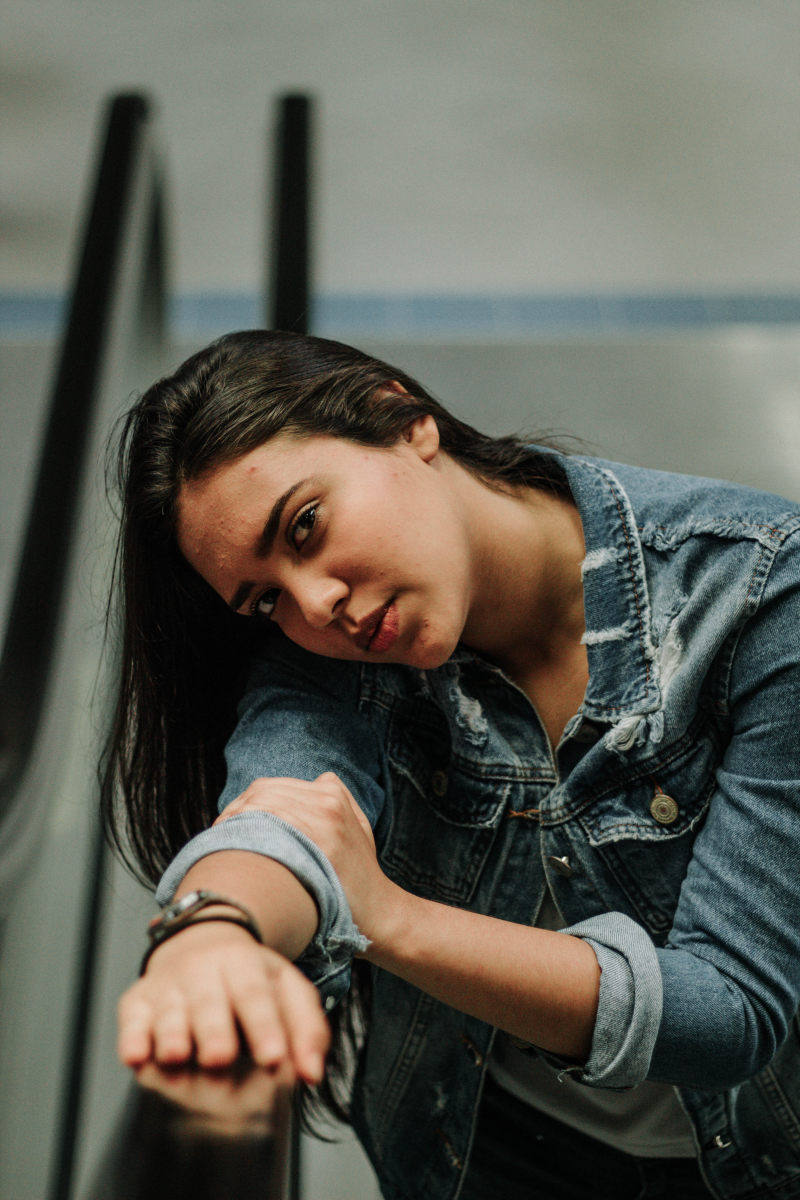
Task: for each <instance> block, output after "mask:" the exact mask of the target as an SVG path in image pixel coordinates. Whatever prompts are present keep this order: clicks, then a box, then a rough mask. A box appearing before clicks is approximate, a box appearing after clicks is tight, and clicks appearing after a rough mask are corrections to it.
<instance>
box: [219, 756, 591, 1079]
mask: <svg viewBox="0 0 800 1200" xmlns="http://www.w3.org/2000/svg"><path fill="white" fill-rule="evenodd" d="M249 810H261V811H268V812H271V813H273V814H274V815H275V816H278V817H280V818H282V819H283V820H285V821H288V822H289V823H290V824H292V825H294V826H295V827H296V828H297V829H299V830H300V831H301V832H302V833H305V834H306V835H307V836H308V837H310V838H311V839H312V841H314V842H315V843H316V844H317V845H318V846H319V847H320V849H321V850H322V851H323V853H324V854H326V855H327V857H328V858H329V859H330V861H331V863H332V864H333V866H334V868H335V870H336V872H337V874H338V876H339V878H340V879H341V882H342V886H343V887H344V890H345V893H346V895H347V898H348V901H349V904H350V909H351V912H352V914H353V917H354V919H355V921H356V923H357V924H358V926H359V929H360V930H361V932H362V933H364V934H365V935H366V937H368V938H369V939H370V945H369V947H368V949H367V950H366V952H365V954H364V957H365V958H367V959H368V960H369V961H370V962H372V963H374V964H375V965H376V966H379V967H382V968H384V969H385V970H387V971H390V972H392V973H393V974H395V975H399V976H400V977H401V978H403V979H406V980H408V982H409V983H413V984H414V985H415V986H416V987H419V988H420V989H421V990H422V991H425V992H427V993H429V994H430V995H432V996H435V997H436V998H437V999H438V1000H442V1001H443V1002H444V1003H446V1004H449V1005H451V1006H452V1007H454V1008H457V1009H459V1010H461V1011H462V1012H466V1013H469V1014H470V1015H472V1016H475V1017H478V1018H479V1019H480V1020H483V1021H487V1022H488V1023H489V1024H491V1025H495V1026H497V1027H498V1028H500V1029H503V1030H505V1031H506V1032H508V1033H511V1034H513V1035H515V1036H516V1037H520V1038H523V1039H524V1040H525V1041H527V1042H530V1043H532V1044H535V1045H537V1046H539V1047H541V1048H542V1049H544V1050H548V1051H550V1052H551V1053H553V1054H558V1055H561V1056H563V1057H565V1058H569V1059H571V1060H573V1061H576V1062H580V1061H584V1060H585V1059H586V1058H587V1057H588V1054H589V1050H590V1047H591V1041H592V1033H593V1030H594V1023H595V1016H596V1011H597V1000H598V993H599V980H600V969H599V966H598V963H597V959H596V957H595V954H594V951H593V950H592V948H591V946H589V944H588V943H587V942H585V941H582V940H581V939H579V938H575V937H570V936H568V935H565V934H561V933H552V932H550V931H549V930H544V929H535V928H532V927H530V926H526V925H516V924H513V923H511V922H509V921H501V920H498V919H497V918H494V917H487V916H483V915H481V914H478V913H472V912H466V911H464V910H462V909H457V908H451V907H450V906H448V905H445V904H438V903H436V902H434V901H430V900H423V899H421V898H420V897H419V896H415V895H412V894H411V893H409V892H406V891H404V890H403V889H402V888H400V887H398V886H397V884H395V883H393V882H392V881H391V880H390V879H388V878H387V876H386V875H384V873H383V871H382V870H381V868H380V865H379V863H378V861H377V858H376V855H375V843H374V840H373V837H372V830H371V828H370V825H369V822H368V821H367V820H366V818H365V817H364V815H363V813H362V812H361V810H360V809H359V807H358V805H357V804H356V802H355V800H354V799H353V797H352V795H351V794H350V792H349V791H348V790H347V788H346V787H345V786H344V784H343V783H341V781H340V780H339V779H338V778H337V777H336V776H335V775H333V774H331V773H326V774H325V775H321V776H320V777H319V778H318V779H316V780H314V781H313V783H305V782H303V781H301V780H292V779H259V780H255V781H254V782H253V783H252V784H251V785H250V787H249V788H248V789H247V790H246V791H245V792H244V793H243V794H242V796H240V797H239V798H238V799H237V800H236V801H235V802H234V803H233V804H231V805H230V806H229V807H228V808H227V809H226V810H225V812H224V813H223V814H222V816H221V817H220V818H219V820H220V822H224V821H225V820H226V819H228V818H229V817H231V816H235V815H237V814H239V813H242V812H244V811H249Z"/></svg>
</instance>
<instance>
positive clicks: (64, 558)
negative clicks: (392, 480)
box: [0, 95, 164, 826]
mask: <svg viewBox="0 0 800 1200" xmlns="http://www.w3.org/2000/svg"><path fill="white" fill-rule="evenodd" d="M148 117H149V104H148V102H147V100H146V99H145V98H144V97H142V96H140V95H123V96H117V97H116V98H115V99H114V100H113V102H112V104H111V106H110V109H109V112H108V117H107V123H106V131H105V137H104V147H103V151H102V155H101V159H100V163H99V169H98V174H97V179H96V183H95V188H94V195H93V200H92V204H91V208H90V210H89V215H88V220H87V222H86V226H85V230H84V236H83V243H82V250H81V253H80V258H79V265H78V271H77V275H76V282H75V287H74V290H73V292H72V297H71V303H70V311H69V317H68V321H67V327H66V332H65V335H64V339H63V342H62V347H61V354H60V359H59V364H58V368H57V373H56V380H55V386H54V389H53V393H52V400H51V404H50V411H49V415H48V421H47V427H46V433H45V437H44V443H43V446H42V451H41V455H40V459H39V467H38V473H37V478H36V484H35V488H34V493H33V501H32V505H31V510H30V514H29V518H28V522H27V527H26V534H25V539H24V544H23V548H22V554H21V558H20V563H19V568H18V571H17V577H16V584H15V587H14V592H13V596H12V600H11V605H10V615H9V619H8V626H7V631H6V637H5V642H4V645H3V654H2V659H0V826H2V822H3V818H4V816H5V815H6V813H7V812H8V810H9V809H10V808H11V806H12V803H13V799H14V795H15V791H16V789H17V788H18V785H19V783H20V780H21V779H22V776H23V775H24V772H25V770H26V767H27V765H28V763H29V761H30V758H31V754H32V751H33V747H34V744H35V739H36V734H37V730H38V728H39V725H40V721H41V716H42V709H43V702H44V697H45V693H46V689H47V684H48V681H49V677H50V671H51V666H52V663H53V652H54V646H55V641H56V630H57V628H58V623H59V620H60V618H61V615H62V608H63V601H64V590H65V581H66V576H67V569H68V564H69V557H70V551H71V548H72V546H73V544H74V534H75V527H76V518H77V512H78V506H79V501H80V493H81V488H82V485H83V482H84V479H85V472H86V469H87V463H86V457H87V456H86V451H87V447H88V445H89V441H90V431H91V429H92V421H93V417H94V414H95V410H96V407H97V402H98V392H99V382H100V375H101V369H102V366H103V363H104V358H105V353H106V346H107V339H108V334H109V327H110V319H111V312H112V309H113V299H114V289H115V285H116V282H117V277H118V274H119V271H120V264H121V260H122V254H123V241H124V232H125V228H126V221H125V217H126V214H127V210H128V208H129V206H130V204H131V194H132V190H133V181H134V178H135V175H136V168H137V164H138V162H139V156H140V152H141V146H142V140H143V136H144V129H145V126H146V123H147V120H148ZM154 196H155V198H154V202H153V211H152V214H151V217H150V223H151V234H152V236H151V238H150V241H151V247H150V262H149V263H148V270H147V271H146V276H147V283H148V285H149V292H150V294H149V296H148V298H147V299H148V306H149V317H148V320H149V322H150V324H151V327H152V328H158V329H160V327H161V325H162V324H163V309H164V303H163V294H164V288H163V270H162V262H161V258H162V256H161V253H160V249H161V248H160V244H159V242H160V230H161V220H160V195H159V194H158V189H157V188H156V190H155V193H154ZM142 283H143V286H144V285H145V284H144V280H143V281H142Z"/></svg>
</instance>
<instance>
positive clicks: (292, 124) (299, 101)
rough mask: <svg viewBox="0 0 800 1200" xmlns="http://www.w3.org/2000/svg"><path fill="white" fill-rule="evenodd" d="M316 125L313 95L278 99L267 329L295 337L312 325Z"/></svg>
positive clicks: (295, 95) (296, 95)
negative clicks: (313, 133) (313, 127)
mask: <svg viewBox="0 0 800 1200" xmlns="http://www.w3.org/2000/svg"><path fill="white" fill-rule="evenodd" d="M311 125H312V101H311V97H310V96H306V95H302V94H299V93H298V94H294V93H293V94H290V95H287V96H283V97H282V98H281V100H279V102H278V125H277V138H276V154H275V162H274V183H275V191H274V198H275V206H274V216H273V234H272V239H271V243H272V244H271V251H272V253H271V281H270V285H269V287H268V289H267V291H268V296H269V301H270V308H269V311H268V315H267V325H268V327H269V328H271V329H289V330H293V331H294V332H295V333H307V332H308V325H309V289H310V273H311V272H310V258H311V249H310V247H311V234H310V219H309V218H310V211H311V173H310V162H311Z"/></svg>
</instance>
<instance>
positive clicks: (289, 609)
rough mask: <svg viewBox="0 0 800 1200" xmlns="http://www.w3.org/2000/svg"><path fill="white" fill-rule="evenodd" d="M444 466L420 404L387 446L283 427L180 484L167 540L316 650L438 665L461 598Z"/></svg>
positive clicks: (240, 607) (461, 572) (455, 521)
mask: <svg viewBox="0 0 800 1200" xmlns="http://www.w3.org/2000/svg"><path fill="white" fill-rule="evenodd" d="M454 470H455V471H458V470H459V468H457V467H455V466H454V464H453V463H452V461H451V460H449V459H448V458H447V456H446V455H443V454H442V453H441V451H440V450H439V437H438V430H437V428H436V424H435V422H434V421H433V419H432V418H430V417H425V418H422V419H420V420H419V421H417V422H416V423H415V424H414V425H413V426H412V427H411V429H410V430H409V431H408V434H407V435H406V436H405V437H403V438H402V439H401V440H400V441H399V442H398V443H397V444H396V445H395V446H392V447H390V448H374V447H369V446H362V445H358V444H356V443H355V442H350V441H347V440H346V439H344V438H338V437H329V436H310V437H297V436H293V435H288V434H281V435H279V436H277V437H275V438H273V439H271V440H270V441H269V442H267V443H265V444H264V445H262V446H259V447H258V448H257V449H255V450H252V451H250V452H249V453H247V454H245V455H244V456H243V457H241V458H239V459H236V460H234V461H233V462H230V463H225V464H223V465H222V466H220V467H218V468H216V469H213V470H212V471H210V472H209V473H208V474H206V475H204V476H202V477H201V478H199V479H196V480H193V481H191V482H189V483H187V484H185V485H184V486H183V488H182V490H181V493H180V496H179V500H178V545H179V547H180V549H181V552H182V553H183V555H184V557H185V558H186V559H187V561H188V562H189V563H190V564H191V565H192V566H193V567H194V568H195V570H196V571H198V572H199V574H200V575H202V577H203V578H204V579H205V580H206V581H207V582H208V583H209V584H210V585H211V587H213V588H214V590H215V591H216V592H218V593H219V595H220V596H222V597H223V599H224V600H225V601H226V602H227V603H228V604H229V605H230V607H231V608H233V609H234V610H235V611H236V612H239V613H245V614H250V615H251V616H253V617H254V618H255V619H262V620H263V619H265V618H268V619H270V620H272V621H274V622H275V623H276V624H277V625H278V626H279V627H280V628H281V629H282V630H283V632H284V633H285V634H286V636H287V637H288V638H290V639H291V640H292V641H293V642H296V643H297V644H298V645H300V646H303V647H304V648H305V649H307V650H310V651H312V652H313V653H315V654H322V655H326V656H328V657H332V658H343V659H357V660H362V661H372V662H379V661H382V662H402V663H406V664H409V665H413V666H418V667H422V668H426V667H433V666H438V665H439V664H440V663H442V662H444V661H445V659H446V658H448V657H449V655H450V654H451V653H452V652H453V650H454V649H455V646H456V643H457V642H458V640H459V638H460V637H461V633H462V630H463V628H464V624H465V622H466V619H467V615H468V612H469V606H470V599H471V597H470V578H471V568H470V545H469V538H468V521H467V520H466V516H465V512H464V509H463V506H462V505H461V504H460V503H459V498H458V489H457V488H456V487H454V486H453V472H454Z"/></svg>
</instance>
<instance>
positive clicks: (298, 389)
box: [103, 331, 567, 878]
mask: <svg viewBox="0 0 800 1200" xmlns="http://www.w3.org/2000/svg"><path fill="white" fill-rule="evenodd" d="M431 418H432V420H431ZM434 422H435V430H436V439H437V445H438V446H440V448H441V450H442V451H444V452H445V454H446V455H447V456H448V457H449V458H450V459H452V460H454V461H455V462H456V463H458V464H460V466H462V467H463V468H465V469H466V470H467V471H469V472H470V473H471V474H472V475H474V476H475V477H477V478H479V479H481V480H482V481H484V482H485V483H486V484H488V485H489V486H490V487H492V488H494V489H497V490H500V491H505V490H508V489H513V488H515V487H517V486H520V485H527V486H532V487H538V488H542V489H545V490H548V491H551V492H555V493H557V494H562V495H563V494H567V488H566V483H565V478H564V474H563V471H562V468H561V467H560V465H559V463H558V460H557V458H554V457H553V456H550V455H539V454H534V453H532V452H531V450H530V449H529V448H528V447H527V446H526V445H525V444H524V443H523V442H522V441H520V440H519V439H517V438H513V437H508V438H491V437H488V436H486V435H485V434H482V433H479V432H478V431H476V430H474V429H472V428H471V427H470V426H468V425H466V424H465V423H464V422H462V421H460V420H458V418H456V417H454V416H453V415H452V414H450V413H448V412H447V410H446V409H444V408H443V407H442V406H441V405H440V404H439V403H438V402H437V401H436V400H435V399H434V398H433V397H432V396H431V395H430V394H429V393H428V392H427V391H426V390H425V389H424V388H423V387H422V386H421V385H420V384H419V383H418V382H417V381H416V380H414V379H412V378H411V377H410V376H408V375H407V374H406V373H405V372H403V371H401V370H398V369H397V368H394V367H390V366H388V365H387V364H386V363H383V362H381V361H379V360H377V359H374V358H371V357H370V356H369V355H366V354H363V353H361V352H360V351H358V350H354V349H352V348H350V347H348V346H343V345H340V344H339V343H336V342H331V341H326V340H324V339H320V338H312V337H303V336H301V335H298V334H291V333H281V332H261V331H256V332H251V333H237V334H231V335H229V336H227V337H224V338H221V339H220V340H219V341H217V342H215V343H214V344H213V345H211V346H210V347H208V348H207V349H206V350H203V351H201V352H200V353H199V354H196V355H194V356H193V357H192V358H190V359H188V360H187V362H185V363H184V364H183V365H182V366H181V367H179V368H178V369H177V371H175V372H174V374H172V375H170V376H168V377H166V378H164V379H162V380H160V381H158V382H157V383H155V384H154V385H153V386H152V387H151V388H149V389H148V390H147V391H146V392H145V393H144V394H143V395H142V396H141V398H140V399H139V401H138V402H137V403H136V404H135V406H134V407H133V409H132V410H131V412H130V413H129V414H128V415H127V418H126V419H125V422H124V425H123V429H122V435H121V438H120V442H119V458H118V473H119V484H120V491H121V494H122V501H123V505H122V507H123V512H122V525H121V531H120V543H119V552H118V558H117V577H118V580H119V584H120V594H121V614H120V615H121V635H122V637H121V641H122V647H121V657H122V664H121V673H120V691H119V700H118V705H117V713H116V717H115V725H114V729H113V732H112V735H111V738H110V742H109V747H108V753H107V760H106V769H105V776H104V786H103V796H104V806H105V810H106V815H107V818H108V822H109V826H110V828H111V830H112V834H113V836H114V838H115V840H116V841H117V844H118V845H120V844H122V843H123V842H124V841H125V838H124V837H123V836H122V835H121V833H120V825H119V820H118V817H117V815H116V811H115V810H116V803H115V793H121V795H122V797H123V800H124V803H125V807H126V821H125V825H126V829H125V835H126V837H127V840H128V842H129V844H130V846H131V848H132V850H133V853H134V855H135V857H136V858H137V859H138V862H139V863H140V865H141V866H142V867H143V868H144V871H145V873H146V874H147V875H148V876H149V877H150V878H155V877H157V875H158V874H159V872H160V871H161V870H162V869H163V867H164V866H165V865H166V863H167V862H168V861H169V860H170V858H171V857H172V856H173V855H174V854H175V853H176V852H177V850H178V849H179V847H180V846H181V845H182V844H184V843H185V842H186V841H187V840H188V838H189V837H190V836H192V834H194V833H196V832H198V831H199V830H200V829H202V828H203V827H205V826H206V825H207V824H209V823H210V821H211V820H213V818H214V816H215V815H216V811H215V802H216V796H217V794H218V791H219V789H220V787H221V785H222V782H223V780H224V770H225V768H224V760H223V755H222V751H223V747H224V743H225V740H226V738H227V736H228V735H229V733H230V732H231V730H232V727H233V724H234V722H235V713H236V701H237V698H238V695H239V694H240V691H241V688H242V686H243V680H244V674H245V670H246V664H247V662H248V661H249V659H250V658H251V656H252V654H253V653H254V652H257V651H258V649H259V647H260V646H263V644H264V639H265V638H268V637H269V636H270V633H269V626H268V625H267V624H266V623H264V622H254V621H250V620H244V619H242V618H241V617H240V616H237V615H236V614H235V613H234V612H232V611H231V609H230V607H229V606H228V604H227V603H226V602H225V601H230V600H231V598H232V595H233V593H231V594H228V592H223V596H224V599H221V598H220V596H219V595H217V594H216V593H215V592H214V590H212V588H211V587H209V586H208V584H207V583H206V582H205V581H204V580H203V579H201V578H200V574H199V573H198V571H197V570H194V569H192V567H190V565H189V564H188V563H187V561H186V558H185V557H184V555H183V553H181V546H180V544H179V543H180V537H179V534H180V528H179V526H180V512H181V498H182V497H183V496H187V495H189V494H190V493H191V491H192V489H193V488H194V489H197V488H199V487H201V486H202V482H203V480H207V479H208V478H209V477H211V476H213V475H214V474H215V473H217V474H219V473H220V472H219V471H218V469H219V468H221V467H225V466H226V465H228V466H229V465H231V464H236V463H237V462H244V461H245V459H246V458H247V456H248V455H252V454H254V453H256V452H257V451H258V449H259V447H266V448H267V449H269V448H270V443H273V440H274V445H275V446H277V445H278V443H279V442H281V441H282V442H285V441H287V440H290V441H291V442H292V443H293V444H294V445H295V446H296V445H297V444H298V441H299V442H301V443H302V442H303V441H314V435H322V438H326V439H331V438H333V439H343V440H344V444H346V445H345V446H344V448H348V447H349V448H350V449H352V448H353V447H362V448H370V449H372V450H374V449H375V448H390V447H395V446H398V445H399V444H401V443H403V441H404V440H405V442H406V443H407V444H411V443H410V440H409V431H410V430H413V429H415V428H416V429H420V428H423V427H424V428H427V429H428V430H430V428H431V426H432V424H433V423H434ZM316 440H317V442H318V443H320V444H321V438H320V437H317V439H316ZM337 444H339V445H342V444H343V443H337ZM340 457H341V456H340ZM304 511H305V509H304ZM308 520H311V518H310V517H309V518H308ZM305 535H306V531H305V530H303V532H302V536H305ZM184 549H186V550H187V551H188V549H189V547H188V543H187V542H186V540H185V539H184ZM189 556H190V557H192V555H191V553H190V555H189ZM197 565H198V563H197V562H196V563H195V566H197ZM247 578H248V577H247V576H245V579H244V580H243V582H246V581H247ZM369 594H370V595H371V593H369ZM256 599H257V597H256ZM384 599H386V600H388V599H390V595H389V594H387V596H386V597H383V596H382V594H380V595H376V597H375V603H376V605H380V604H382V603H383V601H384ZM370 603H371V602H370ZM362 609H363V610H364V611H362ZM368 610H369V604H368V603H367V593H364V595H363V597H362V598H361V601H360V607H358V608H357V609H356V608H355V607H353V612H354V614H355V616H356V617H357V618H362V617H364V616H366V617H370V616H374V610H373V611H372V612H371V611H368ZM363 632H364V630H363V628H361V629H360V630H358V631H357V633H359V634H361V635H363ZM391 632H392V631H391V629H390V628H389V627H388V626H385V627H384V628H383V629H382V630H380V631H379V634H378V636H379V637H383V638H384V639H388V638H389V637H390V635H391ZM451 632H452V631H451ZM322 652H324V650H323V651H322ZM334 653H335V655H336V656H339V655H338V653H336V652H334ZM342 656H343V657H347V655H342Z"/></svg>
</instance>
